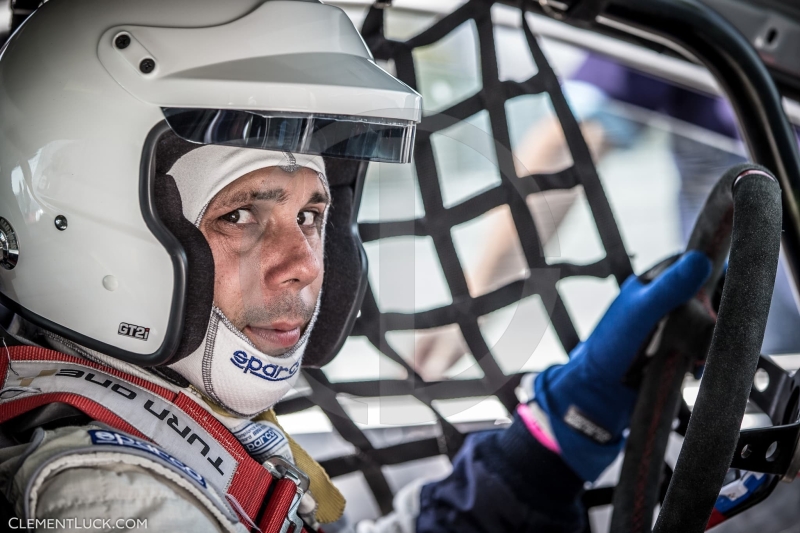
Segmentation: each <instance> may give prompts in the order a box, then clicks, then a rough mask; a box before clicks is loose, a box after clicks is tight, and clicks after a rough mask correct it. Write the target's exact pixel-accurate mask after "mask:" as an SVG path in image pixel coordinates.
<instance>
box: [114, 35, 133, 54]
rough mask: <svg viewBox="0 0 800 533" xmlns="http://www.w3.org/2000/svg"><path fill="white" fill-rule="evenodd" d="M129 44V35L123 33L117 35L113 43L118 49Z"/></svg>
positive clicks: (122, 48)
mask: <svg viewBox="0 0 800 533" xmlns="http://www.w3.org/2000/svg"><path fill="white" fill-rule="evenodd" d="M130 44H131V36H130V35H126V34H124V33H123V34H122V35H119V36H117V38H116V39H114V45H115V46H116V47H117V48H119V49H120V50H124V49H126V48H128V46H130Z"/></svg>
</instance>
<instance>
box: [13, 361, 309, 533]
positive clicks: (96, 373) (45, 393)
mask: <svg viewBox="0 0 800 533" xmlns="http://www.w3.org/2000/svg"><path fill="white" fill-rule="evenodd" d="M3 351H5V348H3ZM3 355H5V357H0V380H2V381H0V390H2V391H3V392H4V393H9V392H10V393H15V394H17V395H18V396H22V397H20V398H17V397H12V398H10V399H6V398H3V397H0V423H3V422H5V421H7V420H10V419H12V418H14V417H16V416H18V415H21V414H23V413H26V412H28V411H30V410H32V409H35V408H36V407H39V406H42V405H46V404H49V403H55V402H61V403H66V404H69V405H71V406H73V407H75V408H76V409H79V410H80V411H82V412H83V413H86V415H88V416H90V417H92V418H93V419H94V420H97V421H99V422H102V423H104V424H107V425H108V426H111V427H113V428H115V429H118V430H120V431H124V432H126V433H129V434H131V435H133V436H135V437H138V438H142V439H146V440H148V441H150V442H152V443H153V444H155V445H158V446H161V447H163V448H164V449H165V450H166V451H167V452H169V453H171V454H173V455H175V456H176V457H177V458H178V459H179V460H181V461H182V462H184V463H186V464H187V465H189V466H190V467H192V468H194V467H195V465H200V468H198V470H202V469H204V470H205V471H210V472H212V474H213V473H215V472H219V474H220V475H223V474H224V475H226V476H227V477H225V478H220V479H222V480H223V481H221V482H220V483H218V484H217V485H216V486H218V487H220V485H222V486H221V488H222V489H224V490H225V491H226V492H227V496H228V497H229V498H230V499H232V500H235V502H236V503H238V506H239V507H240V509H235V510H236V513H237V514H238V515H239V518H240V520H241V521H242V522H243V523H249V524H258V528H257V530H259V531H261V532H262V533H279V532H281V533H283V532H292V533H300V532H299V531H298V526H301V524H302V523H301V522H300V520H299V519H298V518H297V517H296V509H297V504H298V503H299V496H300V494H302V493H301V492H300V483H299V480H298V479H297V476H288V475H286V476H284V474H285V470H286V469H283V468H282V469H280V470H276V469H274V468H271V469H270V470H272V471H270V470H268V469H267V468H266V467H264V466H262V465H261V464H260V463H258V462H257V461H255V460H254V459H253V458H252V457H250V456H249V455H248V453H247V451H246V450H245V448H244V447H243V446H242V444H241V443H240V442H239V441H238V440H237V439H236V437H234V436H233V434H232V433H231V432H230V431H229V430H228V429H227V428H226V427H225V426H224V425H223V424H222V423H221V422H220V421H219V420H217V419H216V418H215V417H214V416H212V415H211V414H210V413H209V412H208V411H206V410H205V409H203V408H202V407H200V406H199V405H198V404H197V403H195V401H194V400H192V399H191V398H189V397H188V396H187V395H185V394H184V393H182V392H173V391H171V390H169V389H166V388H164V387H160V386H158V385H156V384H154V383H151V382H149V381H147V380H145V379H142V378H139V377H136V376H132V375H129V374H126V373H124V372H121V371H119V370H116V369H113V368H110V367H106V366H103V365H100V364H98V363H94V362H92V361H88V360H86V359H81V358H78V357H73V356H69V355H66V354H62V353H59V352H56V351H53V350H47V349H44V348H38V347H31V346H14V347H11V348H8V351H7V352H6V353H5V354H3ZM9 363H10V365H9ZM23 367H24V368H23ZM18 369H21V370H22V372H18ZM37 370H38V372H37ZM56 377H58V378H60V379H61V382H63V383H65V384H67V385H72V383H73V382H74V383H75V384H76V385H77V386H79V387H80V388H79V389H77V390H68V389H69V388H73V389H74V387H64V388H65V389H67V390H63V391H62V390H58V389H59V388H60V387H59V385H58V384H57V383H59V382H56V381H54V378H56ZM37 380H38V381H37ZM9 381H13V382H14V384H11V383H9ZM87 382H88V383H87ZM40 384H45V386H43V387H42V388H37V385H40ZM7 387H8V389H7ZM48 388H49V389H50V390H48ZM84 389H85V391H86V392H83V390H84ZM92 393H94V394H92ZM98 394H100V395H105V396H108V395H110V396H111V399H112V400H115V401H118V402H119V403H120V405H125V404H126V402H127V401H130V404H129V405H131V408H134V407H138V408H139V409H140V410H141V408H142V407H143V408H144V409H145V410H146V411H147V412H148V414H145V415H140V416H146V417H148V418H147V421H148V423H141V422H137V421H140V420H142V419H141V418H136V417H135V416H131V414H130V413H122V412H120V413H116V412H114V411H113V410H112V409H109V408H108V407H106V406H105V405H103V403H102V401H98V400H99V399H100V398H101V397H105V396H97V395H98ZM93 395H94V396H95V397H94V398H92V396H93ZM148 398H150V399H148ZM154 402H158V403H159V405H162V406H163V405H164V404H166V406H167V407H168V408H165V409H160V408H159V407H158V406H156V404H155V403H154ZM108 403H109V404H110V403H111V402H108ZM137 412H139V411H137ZM140 412H144V411H140ZM126 415H129V416H127V417H126ZM168 416H169V418H167V417H168ZM189 419H190V420H191V421H192V422H194V424H195V425H192V424H191V423H190V422H189ZM181 420H183V422H181ZM162 422H165V423H166V425H167V426H169V428H171V430H174V431H175V432H176V433H177V435H178V436H179V437H180V439H178V438H177V437H175V436H174V435H172V433H169V431H168V430H167V433H166V435H165V434H164V433H159V432H158V431H156V430H154V429H152V428H155V427H159V428H160V431H162V432H163V431H165V430H164V429H163V428H164V427H166V426H165V424H163V423H162ZM182 424H185V426H186V427H185V428H183V429H181V425H182ZM137 425H138V427H137ZM198 426H199V428H198ZM193 429H194V431H192V430H193ZM160 435H164V436H163V437H161V438H160ZM169 436H171V437H172V438H166V437H169ZM204 436H205V437H206V439H208V440H211V441H212V444H214V446H217V445H220V446H221V449H219V448H218V451H219V453H217V454H216V457H215V458H213V457H214V454H213V453H209V450H211V448H212V446H210V445H209V444H208V443H207V442H206V439H203V437H204ZM176 440H177V441H179V442H180V443H181V444H182V445H183V446H184V448H183V449H175V446H174V443H175V441H176ZM195 442H196V443H197V444H199V445H200V446H201V447H202V448H198V447H197V446H193V443H195ZM184 443H185V444H184ZM170 444H172V446H169V445H170ZM187 445H188V447H187ZM187 451H189V452H196V453H193V454H188V453H187ZM212 452H213V450H212ZM198 454H201V456H200V457H199V461H200V462H198V457H197V455H198ZM203 458H205V460H206V461H205V462H203V461H202V460H203ZM230 463H234V464H230ZM212 469H213V470H212ZM230 472H233V474H232V476H231V475H230ZM206 477H208V476H206ZM276 480H277V483H275V481H276ZM243 513H244V515H243ZM253 530H256V528H253ZM305 531H306V530H305V528H303V532H305Z"/></svg>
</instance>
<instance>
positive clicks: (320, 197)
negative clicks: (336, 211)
mask: <svg viewBox="0 0 800 533" xmlns="http://www.w3.org/2000/svg"><path fill="white" fill-rule="evenodd" d="M330 201H331V198H330V196H328V193H327V192H320V191H315V192H314V193H313V194H312V195H311V197H310V198H309V199H308V202H306V203H309V204H327V203H330Z"/></svg>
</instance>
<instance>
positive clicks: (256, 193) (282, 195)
mask: <svg viewBox="0 0 800 533" xmlns="http://www.w3.org/2000/svg"><path fill="white" fill-rule="evenodd" d="M287 199H288V195H287V194H286V191H285V190H284V189H282V188H280V187H277V188H275V189H267V190H261V189H252V190H249V191H239V192H236V193H234V194H232V195H230V196H228V197H227V198H222V199H221V201H220V204H221V205H222V206H223V207H229V206H233V205H241V204H245V203H247V202H253V201H257V200H261V201H276V202H278V203H283V202H285V201H286V200H287Z"/></svg>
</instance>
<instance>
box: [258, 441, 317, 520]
mask: <svg viewBox="0 0 800 533" xmlns="http://www.w3.org/2000/svg"><path fill="white" fill-rule="evenodd" d="M263 464H264V468H266V469H267V471H268V472H269V473H270V474H271V475H272V477H273V478H275V480H276V481H278V484H279V485H280V482H281V481H283V480H285V481H284V485H286V483H289V482H291V483H293V484H294V486H295V488H294V495H293V497H292V498H291V503H290V504H289V507H288V509H287V510H286V511H285V515H283V516H285V519H284V520H283V522H282V523H281V526H280V529H278V530H277V532H276V533H288V532H289V531H290V528H291V531H292V533H300V532H301V531H302V530H303V519H302V518H300V516H299V515H298V514H297V511H298V509H299V508H300V500H301V499H302V498H303V495H304V494H305V493H306V492H307V491H308V488H309V486H310V484H311V481H310V480H309V478H308V476H307V475H306V473H305V472H303V471H302V470H300V469H299V468H297V467H296V466H295V465H293V464H292V463H291V462H289V461H288V460H286V459H285V458H284V457H282V456H280V455H273V456H272V457H270V458H268V459H267V460H266V461H265V462H264V463H263ZM279 485H278V486H276V490H275V492H274V493H273V497H272V499H271V500H272V501H271V502H270V505H269V506H268V509H267V511H268V512H270V511H272V512H275V511H277V512H278V513H280V511H282V510H283V509H280V510H279V509H271V508H272V507H273V505H272V503H273V502H276V500H283V499H284V497H285V496H284V493H285V490H286V489H285V488H284V487H280V486H279ZM278 492H280V493H281V494H278ZM286 496H288V494H286ZM276 503H277V502H276ZM278 506H281V507H282V505H280V504H279V503H278ZM272 512H270V514H272ZM264 518H265V519H266V520H267V521H268V523H270V524H276V525H277V523H276V522H275V521H274V519H272V520H270V517H268V516H265V517H264ZM292 525H294V527H293V528H292ZM271 529H273V528H271V527H266V528H263V529H262V530H263V533H273V531H270V530H271Z"/></svg>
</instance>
